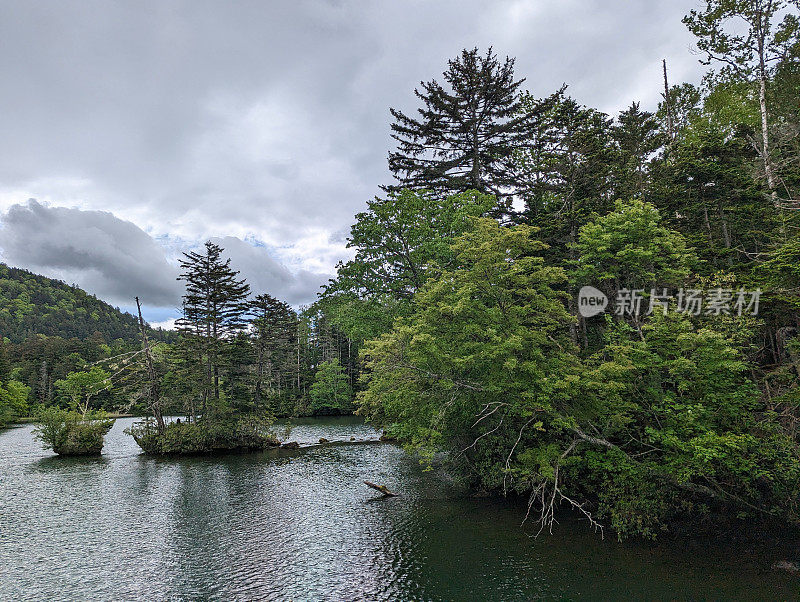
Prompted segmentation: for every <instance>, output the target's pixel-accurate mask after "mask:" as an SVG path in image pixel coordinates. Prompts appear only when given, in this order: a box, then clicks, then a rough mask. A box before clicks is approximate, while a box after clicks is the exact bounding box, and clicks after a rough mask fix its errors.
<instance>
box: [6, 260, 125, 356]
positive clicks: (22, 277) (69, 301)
mask: <svg viewBox="0 0 800 602" xmlns="http://www.w3.org/2000/svg"><path fill="white" fill-rule="evenodd" d="M95 332H99V333H100V335H101V336H102V337H103V339H105V340H106V341H113V340H115V339H124V340H127V341H135V340H136V335H137V332H138V326H137V323H136V319H135V318H134V317H133V316H132V315H130V314H127V313H125V314H124V313H122V312H120V311H119V309H115V308H113V307H111V306H110V305H109V304H108V303H105V302H103V301H100V300H99V299H97V298H96V297H94V296H92V295H89V294H88V293H86V292H85V291H83V290H81V289H79V288H77V287H74V286H69V285H67V284H65V283H63V282H61V281H59V280H52V279H50V278H45V277H44V276H38V275H36V274H32V273H31V272H28V271H26V270H22V269H19V268H12V267H9V266H7V265H5V264H2V263H0V333H2V336H3V337H5V338H8V339H9V340H10V341H11V342H13V343H21V342H22V341H24V340H25V339H27V338H29V337H32V336H35V335H45V336H58V337H62V338H66V339H69V338H72V337H75V338H78V339H81V340H84V339H88V338H89V337H91V336H92V335H93V334H94V333H95Z"/></svg>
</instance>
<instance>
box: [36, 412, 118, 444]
mask: <svg viewBox="0 0 800 602" xmlns="http://www.w3.org/2000/svg"><path fill="white" fill-rule="evenodd" d="M113 425H114V420H113V419H108V418H107V417H106V414H105V412H101V411H89V412H86V413H81V412H78V411H75V410H64V409H62V408H57V407H47V408H43V409H42V410H40V411H39V413H38V414H37V416H36V427H35V428H34V430H33V434H34V437H36V439H38V440H39V441H41V442H42V444H43V445H44V447H45V449H52V450H53V451H54V452H56V453H57V454H59V455H61V456H88V455H97V454H100V452H101V451H102V450H103V439H104V437H105V435H106V433H107V432H108V431H109V430H111V427H112V426H113Z"/></svg>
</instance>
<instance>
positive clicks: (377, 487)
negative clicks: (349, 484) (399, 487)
mask: <svg viewBox="0 0 800 602" xmlns="http://www.w3.org/2000/svg"><path fill="white" fill-rule="evenodd" d="M364 485H366V486H367V487H372V488H373V489H375V490H377V491H380V492H381V493H382V494H383V495H388V496H392V497H397V496H398V495H400V494H399V493H392V492H391V491H389V490H388V489H387V488H386V485H376V484H375V483H373V482H372V481H364Z"/></svg>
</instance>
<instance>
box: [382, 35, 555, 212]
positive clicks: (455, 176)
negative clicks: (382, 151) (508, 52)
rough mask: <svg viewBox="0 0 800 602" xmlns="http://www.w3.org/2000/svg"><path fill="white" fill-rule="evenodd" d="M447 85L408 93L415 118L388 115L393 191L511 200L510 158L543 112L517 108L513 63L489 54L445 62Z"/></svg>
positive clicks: (470, 54)
mask: <svg viewBox="0 0 800 602" xmlns="http://www.w3.org/2000/svg"><path fill="white" fill-rule="evenodd" d="M443 77H444V81H445V85H442V84H440V83H439V82H437V81H436V80H431V81H429V82H422V83H421V88H418V89H416V90H415V91H414V93H415V94H416V96H417V98H419V99H420V100H421V101H422V103H423V107H421V108H419V109H417V112H418V114H419V115H418V117H412V116H408V115H406V114H405V113H403V112H402V111H400V110H398V109H394V108H393V109H390V111H391V114H392V116H393V117H394V122H393V123H392V126H391V127H392V138H394V139H395V140H396V141H397V142H398V146H397V149H396V150H395V151H394V152H390V153H389V169H390V170H391V172H392V174H393V175H394V177H395V178H396V179H397V180H398V182H399V185H398V186H394V187H388V188H389V189H398V188H404V187H405V188H413V189H428V190H433V191H436V192H439V193H441V192H464V191H467V190H476V191H479V192H483V193H487V194H494V195H496V196H497V197H498V198H501V197H506V198H507V197H509V196H510V195H511V194H514V192H515V191H516V185H517V182H516V180H515V178H514V177H513V165H512V161H511V159H512V156H513V154H514V151H515V150H516V149H518V148H520V147H523V146H525V145H526V144H527V143H528V140H529V139H530V137H531V131H532V127H533V121H534V120H533V117H534V115H535V114H536V113H537V112H539V111H540V110H541V107H539V106H536V107H523V105H522V104H521V102H520V91H519V89H520V86H521V85H522V83H523V82H524V81H525V80H524V79H520V80H515V79H514V59H511V58H508V57H506V59H505V61H500V60H499V59H498V57H497V56H496V55H495V54H494V53H493V52H492V49H491V48H490V49H489V50H488V51H487V52H486V54H485V55H481V54H480V53H479V51H478V49H477V48H473V49H472V50H463V51H462V52H461V54H460V55H459V56H458V57H457V58H455V59H453V60H450V61H448V68H447V70H446V71H445V72H444V73H443Z"/></svg>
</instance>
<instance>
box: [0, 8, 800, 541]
mask: <svg viewBox="0 0 800 602" xmlns="http://www.w3.org/2000/svg"><path fill="white" fill-rule="evenodd" d="M797 11H798V2H795V1H791V2H789V1H787V2H769V3H761V2H728V1H725V0H708V1H707V2H705V3H703V8H702V9H698V10H696V11H692V12H691V13H690V14H689V15H687V16H686V17H685V19H684V23H685V24H686V26H687V27H688V28H689V30H690V31H691V32H692V33H693V34H694V35H695V36H696V42H697V48H698V52H699V58H700V59H701V61H703V62H704V64H707V65H708V72H707V74H706V76H705V77H704V79H703V81H702V84H701V85H698V86H695V85H692V84H690V83H681V82H677V83H676V82H670V81H669V71H668V65H667V64H666V63H664V64H663V65H658V66H657V68H658V69H659V71H661V72H662V73H663V85H664V87H663V90H660V91H659V92H660V94H661V102H660V103H659V104H658V106H657V107H650V109H652V110H647V109H646V108H643V107H642V106H641V105H640V104H639V103H638V102H635V101H633V102H631V103H630V105H629V106H628V108H627V109H625V110H623V111H621V112H619V113H618V114H617V115H607V114H605V113H603V112H601V111H599V110H597V109H594V108H591V107H588V106H584V105H583V104H581V102H580V101H579V100H578V99H575V98H572V97H571V96H570V94H569V88H567V87H566V86H565V87H563V88H561V89H558V90H555V91H552V92H550V93H549V94H542V93H541V92H540V91H536V92H532V91H529V90H528V88H535V87H536V86H535V82H526V81H525V80H524V79H520V78H518V77H517V76H516V75H515V60H514V59H513V58H511V57H501V56H498V55H497V54H496V53H495V52H494V50H493V49H491V48H489V49H478V48H472V49H465V50H463V51H462V52H461V53H460V54H459V55H458V56H456V57H454V58H453V59H452V60H450V61H449V62H448V64H447V65H446V68H445V71H444V72H443V74H442V77H441V78H440V79H434V80H430V81H427V82H422V83H421V84H420V87H418V88H417V89H416V90H415V91H414V93H415V97H416V101H417V104H418V105H419V108H418V110H417V112H416V113H413V114H407V113H405V112H403V111H401V110H399V109H391V132H392V138H393V140H394V144H393V146H394V149H393V150H391V151H390V152H389V156H388V167H389V171H390V172H391V174H392V176H393V179H394V181H393V182H392V183H389V184H386V185H384V186H383V187H382V190H383V194H382V195H381V196H380V197H377V198H375V199H373V200H371V201H369V202H368V203H367V207H366V209H365V210H364V211H363V212H361V213H359V214H357V215H356V216H355V223H354V224H353V225H352V228H351V231H350V236H349V238H348V246H349V247H350V249H351V250H352V251H353V258H352V259H350V260H348V261H346V262H342V263H340V264H339V265H338V266H337V274H336V276H335V277H334V278H333V279H331V281H330V282H328V283H327V284H326V285H325V286H324V287H323V290H322V292H321V293H320V295H319V298H318V300H317V301H316V302H315V303H314V304H313V305H312V306H310V307H307V308H300V309H299V311H298V310H297V309H295V308H292V307H290V306H289V305H287V304H286V303H284V302H282V301H280V300H278V299H275V298H273V297H272V296H270V295H269V294H266V293H262V294H258V295H253V294H251V291H250V289H249V286H248V284H247V282H246V280H245V279H244V278H242V277H241V275H240V274H239V273H238V272H237V271H236V269H235V266H232V265H231V263H230V260H228V259H227V258H226V256H225V251H224V249H222V248H220V247H219V246H217V245H214V244H212V243H207V244H206V245H205V247H204V248H202V249H201V250H199V251H190V252H187V253H186V254H184V258H183V260H182V262H181V269H182V274H181V277H180V279H181V280H182V281H183V282H184V284H185V286H186V292H185V295H184V298H183V306H182V317H181V319H180V320H179V321H178V327H177V333H175V334H174V335H164V336H161V335H158V334H157V333H154V332H153V331H151V330H149V329H148V328H147V327H146V325H145V324H144V321H143V320H142V319H141V317H139V319H138V324H137V320H135V319H134V320H129V319H127V318H125V319H124V320H122V319H119V318H117V317H114V316H113V314H109V315H110V316H111V317H112V319H113V320H116V321H120V322H121V323H122V324H123V325H124V328H123V327H122V326H120V327H115V329H113V330H109V331H108V333H107V335H105V336H104V335H102V334H101V333H95V332H94V331H93V332H91V333H88V330H86V329H84V330H83V331H82V332H77V331H75V332H73V331H70V327H71V326H69V325H72V324H74V323H75V316H76V315H78V312H79V311H80V307H78V308H77V309H74V310H73V309H70V310H69V311H67V310H66V309H63V310H62V309H59V308H61V307H62V306H64V303H65V302H64V301H63V300H62V301H59V297H58V296H56V295H55V293H51V294H49V296H47V299H44V297H43V295H44V292H37V290H34V289H33V287H32V285H31V289H30V290H28V291H27V292H20V290H19V289H20V287H21V286H23V285H22V284H19V282H21V281H22V282H23V283H24V281H25V280H26V279H20V278H19V277H18V278H17V279H16V280H13V279H12V284H11V285H9V284H4V283H6V282H8V278H7V274H8V272H9V269H8V268H2V269H3V270H4V272H0V275H6V280H1V281H0V286H2V288H0V295H2V297H3V300H4V303H3V307H4V309H3V310H2V312H0V319H2V320H3V321H4V323H6V324H20V326H19V327H16V330H13V329H12V330H8V331H5V332H4V336H5V337H6V338H7V340H5V341H4V342H3V345H2V347H0V420H3V416H5V417H6V418H5V420H11V419H12V418H13V416H14V415H25V414H27V413H29V412H42V415H43V416H45V415H49V416H50V418H49V420H51V424H56V423H58V424H57V425H56V426H58V425H59V424H65V423H66V421H68V420H69V419H68V418H67V415H70V416H73V418H72V419H73V420H79V419H80V420H84V422H86V421H88V422H89V423H91V422H94V423H96V424H100V425H101V427H102V428H100V431H102V429H103V428H105V426H103V425H104V424H105V423H104V420H105V418H104V417H103V416H102V415H101V414H93V413H92V412H95V411H98V410H115V411H125V412H133V413H137V414H142V415H147V416H149V418H148V419H147V420H145V421H143V422H142V423H140V424H139V425H138V426H137V427H135V428H133V429H131V434H132V435H133V436H134V437H135V438H136V439H137V442H139V444H140V445H141V446H142V447H143V448H144V449H145V450H146V451H151V452H153V453H183V452H199V451H209V450H218V449H233V448H248V449H251V448H252V449H256V448H261V447H264V446H266V445H271V444H273V443H274V442H273V441H272V440H271V439H270V438H269V436H268V434H267V433H268V430H269V429H268V427H269V423H270V421H271V420H272V419H273V418H274V417H275V416H298V415H309V414H326V413H348V412H352V411H356V412H357V413H358V414H360V415H362V416H364V417H365V418H366V419H368V420H369V421H370V422H371V423H373V424H374V425H376V426H377V427H380V428H383V429H385V431H386V434H387V436H388V437H391V438H395V439H397V440H398V441H399V442H401V443H402V444H404V445H405V446H406V447H407V448H408V449H409V450H411V451H413V452H415V453H417V454H419V456H420V458H421V461H423V462H428V463H432V462H439V461H441V459H442V457H444V458H446V461H447V463H448V466H449V467H450V469H451V470H452V471H453V472H454V474H458V475H459V476H460V477H461V478H462V479H463V480H464V481H466V482H468V483H469V484H470V485H471V486H472V487H473V488H474V489H476V490H482V491H487V492H500V493H503V494H507V495H518V496H522V497H524V499H526V500H527V509H528V517H527V518H528V520H530V521H532V522H537V523H538V525H539V528H540V529H542V530H549V529H551V528H552V525H553V522H554V521H555V518H556V513H557V511H558V509H559V507H569V508H572V509H573V510H574V511H575V512H577V513H578V514H580V515H581V516H583V517H584V518H585V519H586V520H587V521H588V522H589V523H590V524H591V525H593V526H594V527H596V528H598V529H604V528H609V529H611V530H612V531H613V532H614V533H615V534H617V536H619V537H627V536H638V537H645V538H655V537H657V536H658V535H659V534H661V533H664V532H669V531H670V530H671V529H673V528H674V526H675V525H677V524H679V523H683V522H686V521H690V522H696V523H698V524H708V523H712V524H713V523H715V522H717V521H720V520H723V519H725V520H734V521H746V522H747V523H748V524H749V523H752V522H753V521H768V522H778V523H779V524H797V523H798V521H800V514H799V512H800V510H798V505H797V500H798V499H800V446H799V444H800V433H799V432H798V420H800V388H799V387H798V382H799V381H798V378H799V377H800V339H798V337H797V334H798V327H800V236H798V228H799V227H800V21H799V20H798V12H797ZM732 23H736V24H737V28H736V29H732V27H731V24H732ZM732 31H736V32H737V33H731V32H732ZM15 282H16V284H15ZM584 287H592V288H593V290H594V291H596V293H597V294H598V295H600V296H601V297H602V298H604V299H606V300H607V301H608V310H607V311H600V312H597V313H594V314H593V315H588V314H587V312H582V311H581V307H582V306H581V295H582V289H584ZM35 295H38V296H35ZM40 297H41V298H42V299H43V300H40ZM601 297H598V298H601ZM7 299H8V300H10V301H12V302H13V304H12V306H13V307H20V308H23V311H24V307H27V306H28V305H37V304H41V303H44V304H45V305H47V306H52V307H54V308H56V309H53V310H48V313H47V314H46V315H47V316H48V318H47V320H48V323H50V322H51V321H52V323H53V326H52V327H51V326H48V330H47V332H39V331H38V330H37V329H36V328H35V327H34V326H32V325H28V324H29V322H26V321H25V320H20V319H19V318H15V317H14V316H15V315H18V313H19V312H17V313H16V314H15V313H14V312H13V311H11V312H10V315H11V317H10V318H9V317H8V316H6V314H8V313H9V311H8V310H6V309H5V307H6V303H5V301H6V300H7ZM144 301H146V300H144ZM83 312H84V313H87V312H88V310H87V309H84V310H83ZM80 315H81V316H83V314H80ZM89 315H90V316H91V315H92V314H91V312H89ZM107 318H108V316H105V317H102V319H99V320H98V321H103V320H106V319H107ZM83 319H84V318H83V317H82V318H81V320H83ZM86 319H87V320H88V319H89V318H86ZM14 320H16V322H14ZM30 324H33V322H30ZM4 328H9V326H5V327H4ZM6 332H7V333H9V334H6ZM12 335H13V336H12ZM40 335H47V336H40ZM62 337H63V338H62ZM68 337H74V338H68ZM53 357H58V358H60V359H59V360H55V359H48V358H53ZM64 358H71V359H70V360H69V361H65V360H64ZM56 361H58V362H59V366H60V368H59V370H61V371H60V372H58V373H52V374H51V372H49V370H50V368H48V366H52V365H54V363H55V362H56ZM42 374H45V376H44V377H42ZM48 412H49V414H48ZM170 415H180V416H182V417H185V419H184V421H183V422H181V423H175V422H170V421H165V419H164V417H165V416H170ZM76 417H77V418H76ZM42 420H43V421H44V422H43V423H45V424H46V421H45V419H42ZM100 436H101V438H102V434H101V435H100Z"/></svg>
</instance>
